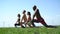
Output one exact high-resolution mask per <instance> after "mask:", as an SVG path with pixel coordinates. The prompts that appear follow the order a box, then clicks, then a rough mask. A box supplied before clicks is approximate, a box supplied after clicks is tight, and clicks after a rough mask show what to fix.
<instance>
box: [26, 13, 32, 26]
mask: <svg viewBox="0 0 60 34" xmlns="http://www.w3.org/2000/svg"><path fill="white" fill-rule="evenodd" d="M27 15H28V18H27V22H26V24H27V25H28V26H29V27H32V26H31V13H30V12H27Z"/></svg>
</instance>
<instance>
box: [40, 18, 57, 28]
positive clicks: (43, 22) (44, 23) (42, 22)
mask: <svg viewBox="0 0 60 34" xmlns="http://www.w3.org/2000/svg"><path fill="white" fill-rule="evenodd" d="M40 22H41V24H43V25H44V26H45V27H49V28H56V26H52V25H47V24H46V22H45V21H44V19H43V18H42V19H41V20H40Z"/></svg>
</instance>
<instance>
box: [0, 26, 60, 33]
mask: <svg viewBox="0 0 60 34" xmlns="http://www.w3.org/2000/svg"><path fill="white" fill-rule="evenodd" d="M0 34H60V26H58V28H49V29H48V28H46V27H40V28H14V27H10V28H0Z"/></svg>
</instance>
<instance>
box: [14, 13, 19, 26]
mask: <svg viewBox="0 0 60 34" xmlns="http://www.w3.org/2000/svg"><path fill="white" fill-rule="evenodd" d="M17 17H18V19H17V21H16V23H15V24H14V25H15V27H17V26H20V14H18V15H17Z"/></svg>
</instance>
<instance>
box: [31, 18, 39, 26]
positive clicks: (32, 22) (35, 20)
mask: <svg viewBox="0 0 60 34" xmlns="http://www.w3.org/2000/svg"><path fill="white" fill-rule="evenodd" d="M34 22H38V21H37V19H34V20H32V21H31V24H32V25H33V27H35V24H34Z"/></svg>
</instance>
